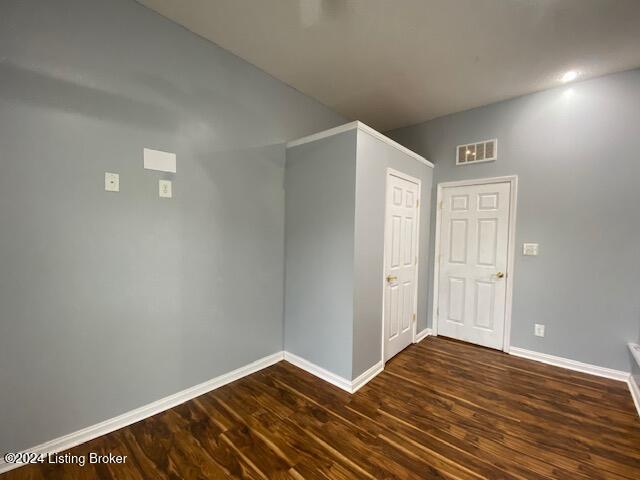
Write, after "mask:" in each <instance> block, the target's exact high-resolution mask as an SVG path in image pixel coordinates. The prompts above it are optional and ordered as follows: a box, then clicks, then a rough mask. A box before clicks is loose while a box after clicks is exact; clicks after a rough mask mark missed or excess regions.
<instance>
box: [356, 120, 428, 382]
mask: <svg viewBox="0 0 640 480" xmlns="http://www.w3.org/2000/svg"><path fill="white" fill-rule="evenodd" d="M387 168H393V169H395V170H399V171H401V172H403V173H405V174H407V175H411V176H413V177H415V178H418V179H420V180H422V185H421V191H420V195H421V199H420V242H419V243H420V260H419V268H418V309H417V315H416V317H417V318H416V319H417V325H418V327H417V330H418V332H421V331H422V330H424V329H425V328H427V312H428V305H429V304H428V303H427V291H428V290H429V277H428V272H429V269H428V255H429V250H430V244H429V218H430V216H431V184H432V175H433V169H432V168H431V167H429V166H427V165H425V164H423V163H420V162H418V161H416V160H415V159H414V158H412V157H410V156H408V155H406V154H404V153H402V152H401V151H400V150H398V149H397V148H394V147H392V146H390V145H388V144H386V143H384V142H382V141H380V140H379V139H377V138H375V137H373V136H371V135H369V134H367V133H365V132H362V131H358V156H357V168H356V206H355V210H356V214H355V219H356V221H355V245H356V248H355V260H354V278H355V285H356V286H357V288H356V289H355V290H354V325H353V330H354V333H353V339H354V343H353V378H356V377H358V375H360V374H361V373H363V372H365V371H366V370H367V369H368V368H370V367H371V366H372V365H375V364H376V363H377V362H379V361H380V360H381V341H382V296H383V283H382V279H383V278H384V219H385V191H386V181H387Z"/></svg>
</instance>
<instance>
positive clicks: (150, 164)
mask: <svg viewBox="0 0 640 480" xmlns="http://www.w3.org/2000/svg"><path fill="white" fill-rule="evenodd" d="M144 168H145V169H147V170H157V171H159V172H170V173H176V154H175V153H169V152H162V151H160V150H152V149H150V148H145V149H144Z"/></svg>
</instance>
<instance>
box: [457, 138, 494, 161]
mask: <svg viewBox="0 0 640 480" xmlns="http://www.w3.org/2000/svg"><path fill="white" fill-rule="evenodd" d="M496 158H498V140H497V139H495V138H494V139H493V140H484V141H482V142H477V143H469V144H468V145H458V147H457V148H456V165H469V164H470V163H481V162H492V161H494V160H495V159H496Z"/></svg>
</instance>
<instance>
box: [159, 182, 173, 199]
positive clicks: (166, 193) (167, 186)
mask: <svg viewBox="0 0 640 480" xmlns="http://www.w3.org/2000/svg"><path fill="white" fill-rule="evenodd" d="M158 188H159V194H160V198H171V197H172V196H173V192H172V188H171V180H160V182H159V183H158Z"/></svg>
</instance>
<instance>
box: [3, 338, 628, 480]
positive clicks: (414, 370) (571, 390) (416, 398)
mask: <svg viewBox="0 0 640 480" xmlns="http://www.w3.org/2000/svg"><path fill="white" fill-rule="evenodd" d="M89 452H99V453H104V454H108V453H112V454H120V455H127V460H126V463H124V464H122V465H114V464H111V465H104V464H103V465H91V466H84V467H78V466H75V465H30V466H25V467H21V468H19V469H17V470H13V471H11V472H9V473H7V474H5V475H4V476H1V477H0V478H2V480H12V479H23V478H30V479H40V478H47V479H57V478H60V479H62V478H80V479H85V478H86V479H93V478H100V479H152V478H153V479H155V478H159V479H163V478H171V479H178V478H186V479H192V478H193V479H206V478H229V477H232V478H251V479H280V478H294V479H301V478H310V479H326V478H331V479H356V478H368V479H373V478H375V479H378V478H385V479H391V478H401V479H403V478H427V479H431V478H434V479H437V478H447V479H482V478H486V479H492V480H493V479H503V478H504V479H507V478H513V479H538V478H558V479H563V480H574V479H575V480H577V479H598V478H612V479H633V480H638V479H640V420H639V419H638V417H637V414H636V411H635V408H634V405H633V402H632V400H631V396H630V394H629V391H628V389H627V385H626V384H625V383H623V382H616V381H612V380H606V379H602V378H598V377H593V376H589V375H585V374H581V373H574V372H570V371H568V370H563V369H560V368H555V367H550V366H546V365H543V364H541V363H536V362H532V361H529V360H524V359H521V358H516V357H512V356H509V355H506V354H503V353H500V352H496V351H491V350H488V349H484V348H481V347H475V346H472V345H467V344H463V343H459V342H454V341H449V340H445V339H443V338H433V337H429V338H427V339H426V340H424V341H422V342H421V343H420V344H418V345H414V346H411V347H409V348H408V349H407V350H405V351H404V352H402V353H400V354H399V355H398V356H396V357H395V358H394V359H392V360H391V361H390V362H388V363H387V366H386V368H385V371H384V372H383V373H381V374H380V375H378V376H377V377H376V378H375V379H374V380H372V381H371V382H370V383H369V384H367V385H366V386H365V387H363V388H362V389H361V390H360V391H359V392H357V393H356V394H354V395H349V394H347V393H345V392H343V391H342V390H340V389H338V388H336V387H333V386H332V385H330V384H328V383H325V382H323V381H322V380H319V379H317V378H315V377H313V376H312V375H309V374H307V373H306V372H304V371H302V370H299V369H297V368H296V367H293V366H292V365H290V364H288V363H286V362H280V363H278V364H277V365H275V366H273V367H270V368H267V369H265V370H262V371H261V372H258V373H255V374H253V375H251V376H249V377H246V378H244V379H242V380H239V381H237V382H234V383H232V384H229V385H227V386H225V387H222V388H220V389H218V390H215V391H214V392H211V393H209V394H206V395H203V396H201V397H198V398H196V399H195V400H192V401H190V402H187V403H185V404H183V405H180V406H178V407H176V408H173V409H171V410H168V411H166V412H164V413H161V414H158V415H156V416H154V417H151V418H148V419H146V420H143V421H141V422H139V423H136V424H134V425H131V426H129V427H126V428H123V429H121V430H118V431H116V432H114V433H111V434H109V435H106V436H104V437H101V438H98V439H96V440H93V441H91V442H89V443H86V444H84V445H81V446H79V447H77V448H74V449H72V450H71V451H70V452H69V453H71V454H74V455H87V454H88V453H89Z"/></svg>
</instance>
